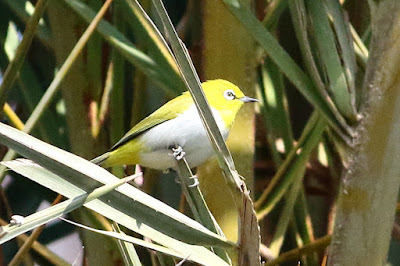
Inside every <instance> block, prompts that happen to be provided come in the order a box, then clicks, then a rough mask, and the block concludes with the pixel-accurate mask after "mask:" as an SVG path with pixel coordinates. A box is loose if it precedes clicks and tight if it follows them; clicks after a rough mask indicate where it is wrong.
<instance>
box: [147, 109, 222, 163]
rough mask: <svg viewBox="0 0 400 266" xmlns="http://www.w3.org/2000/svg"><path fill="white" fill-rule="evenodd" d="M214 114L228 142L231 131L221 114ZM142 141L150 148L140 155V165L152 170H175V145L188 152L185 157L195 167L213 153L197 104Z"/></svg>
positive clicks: (215, 112) (158, 126) (151, 132)
mask: <svg viewBox="0 0 400 266" xmlns="http://www.w3.org/2000/svg"><path fill="white" fill-rule="evenodd" d="M212 111H213V116H214V118H215V120H216V122H217V125H218V128H219V129H220V132H221V134H222V136H223V138H224V139H226V138H227V137H228V134H229V129H228V128H227V127H226V126H225V123H224V121H223V119H222V117H221V115H220V114H219V112H218V111H216V110H213V109H212ZM140 138H141V141H143V142H144V143H145V145H146V147H148V148H149V149H147V151H145V152H143V153H141V154H140V158H141V159H140V161H141V162H140V164H141V165H143V166H147V167H150V168H155V169H160V170H165V169H168V168H174V167H175V161H174V158H173V157H172V155H171V153H172V152H171V148H172V147H176V146H180V147H182V148H183V150H184V152H185V153H186V156H185V158H186V160H187V161H188V163H189V165H190V167H192V168H193V167H196V166H197V165H199V164H201V163H203V162H204V161H206V160H207V159H208V158H209V157H210V156H212V155H213V153H214V152H213V149H212V146H211V144H210V141H209V139H208V136H207V133H206V131H205V129H204V127H203V124H202V122H201V119H200V116H199V114H198V112H197V109H196V107H195V106H194V105H193V106H192V107H191V108H189V109H188V110H187V111H186V112H184V113H182V114H181V115H179V116H177V117H176V118H174V119H171V120H168V121H166V122H163V123H161V124H159V125H157V126H155V127H153V128H151V129H150V130H148V131H147V132H146V133H144V134H142V136H141V137H140Z"/></svg>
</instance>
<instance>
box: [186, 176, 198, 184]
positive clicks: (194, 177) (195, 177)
mask: <svg viewBox="0 0 400 266" xmlns="http://www.w3.org/2000/svg"><path fill="white" fill-rule="evenodd" d="M189 178H190V179H193V184H191V185H189V186H188V187H197V186H198V185H199V179H198V178H197V175H193V176H191V177H189Z"/></svg>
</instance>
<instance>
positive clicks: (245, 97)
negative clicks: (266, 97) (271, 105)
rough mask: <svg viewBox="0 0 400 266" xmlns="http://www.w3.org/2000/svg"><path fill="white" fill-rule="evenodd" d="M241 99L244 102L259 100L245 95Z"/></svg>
mask: <svg viewBox="0 0 400 266" xmlns="http://www.w3.org/2000/svg"><path fill="white" fill-rule="evenodd" d="M239 100H241V101H242V102H245V103H251V102H258V101H259V100H257V99H254V98H250V97H247V96H243V97H241V98H239Z"/></svg>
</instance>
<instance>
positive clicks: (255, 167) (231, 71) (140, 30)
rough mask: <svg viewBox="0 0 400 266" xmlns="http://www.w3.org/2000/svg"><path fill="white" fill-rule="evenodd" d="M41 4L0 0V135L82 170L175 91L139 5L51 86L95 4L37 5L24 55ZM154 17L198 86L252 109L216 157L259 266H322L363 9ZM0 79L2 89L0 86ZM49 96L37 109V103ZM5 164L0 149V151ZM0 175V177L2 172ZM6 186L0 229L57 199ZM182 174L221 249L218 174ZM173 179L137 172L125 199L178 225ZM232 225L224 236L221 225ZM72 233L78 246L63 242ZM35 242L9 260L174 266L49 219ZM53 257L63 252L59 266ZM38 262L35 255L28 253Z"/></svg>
mask: <svg viewBox="0 0 400 266" xmlns="http://www.w3.org/2000/svg"><path fill="white" fill-rule="evenodd" d="M41 2H46V1H33V0H32V1H30V0H0V71H1V72H0V73H1V76H0V78H1V80H0V81H2V82H3V83H2V84H1V87H0V103H2V104H3V102H2V100H3V101H4V102H5V103H6V104H5V107H4V111H3V113H2V117H1V119H2V120H1V122H4V123H7V124H11V125H13V126H15V127H17V128H18V127H20V128H19V129H22V125H21V123H18V119H20V120H22V122H23V123H26V125H27V126H29V127H30V128H29V129H27V127H26V128H25V131H26V132H30V134H31V135H32V136H35V137H37V138H38V139H41V140H44V141H45V142H47V143H50V144H52V145H54V146H57V147H60V148H62V149H65V150H67V151H70V152H71V153H73V154H77V155H79V156H81V157H83V158H85V159H92V158H94V157H95V156H97V155H99V154H101V153H103V152H105V151H107V149H108V148H109V147H111V146H112V145H113V144H114V143H115V142H116V141H117V140H118V139H119V138H120V137H122V135H123V134H124V133H125V132H127V131H128V130H129V129H130V128H131V127H132V126H133V125H134V124H135V123H137V122H138V121H140V120H141V119H143V118H144V117H146V116H147V115H148V114H150V113H151V112H152V111H154V110H156V109H157V108H158V107H159V106H161V105H162V104H163V103H165V102H166V101H167V100H169V99H171V98H173V97H175V96H177V95H179V94H180V93H181V92H182V91H184V90H186V87H185V85H184V82H183V81H182V78H181V74H180V72H179V68H178V66H177V65H176V63H175V61H174V58H173V57H172V56H171V54H170V52H169V51H170V50H169V49H167V47H166V46H165V42H164V41H163V39H162V38H161V37H160V36H159V35H158V30H159V31H160V32H161V33H162V34H164V28H163V27H162V24H161V20H160V18H159V16H158V15H157V12H156V10H155V7H154V4H153V2H152V1H150V0H141V1H139V3H140V5H141V8H143V10H144V11H145V12H146V13H147V14H148V15H149V18H150V19H149V18H147V17H146V16H144V13H143V10H142V9H141V8H140V7H139V5H138V4H137V2H136V1H134V0H114V1H113V3H112V5H111V8H109V9H108V10H107V12H106V13H105V15H104V18H103V19H102V21H101V22H100V23H99V25H98V26H97V28H96V29H95V31H94V33H93V34H92V35H91V36H90V39H89V41H88V43H87V44H86V45H85V44H83V46H81V47H80V48H79V47H78V48H79V49H80V50H79V51H78V54H77V56H76V57H75V58H74V59H73V60H72V62H71V65H70V68H69V69H68V70H65V71H66V72H65V73H64V72H63V73H64V74H65V77H64V76H62V75H61V74H60V73H61V72H62V71H64V68H63V67H64V66H63V64H64V63H65V62H66V59H67V58H68V57H69V56H70V54H71V51H72V50H73V49H74V47H75V46H78V45H77V43H78V40H79V39H80V38H81V36H82V34H83V33H84V32H85V30H86V28H87V26H88V25H89V24H90V23H91V22H92V21H93V19H94V17H95V16H96V14H97V12H98V11H99V9H100V7H101V6H102V5H103V4H104V2H105V1H101V0H85V1H84V0H49V1H47V2H48V3H47V4H46V3H45V4H44V5H45V10H44V14H43V16H40V17H41V19H40V20H38V23H36V24H37V29H36V30H34V29H33V32H31V34H34V35H33V40H32V42H31V43H30V42H29V41H27V42H28V47H29V49H26V50H25V52H26V55H24V54H23V53H22V52H24V51H23V50H24V49H22V48H21V43H22V42H21V40H22V37H24V39H25V37H26V36H28V35H29V32H30V31H29V28H32V26H34V24H35V22H34V21H32V19H31V20H30V18H32V13H33V10H34V6H35V5H38V4H40V3H41ZM164 4H165V7H166V9H167V12H168V14H169V16H170V18H171V20H172V23H173V24H174V26H175V28H176V29H177V32H178V35H179V36H180V38H181V39H182V41H183V42H184V43H185V44H186V46H187V48H188V50H189V53H190V56H191V58H192V60H193V63H194V65H195V67H196V70H197V72H198V75H199V76H200V78H201V79H202V81H204V80H207V79H214V78H224V79H228V80H230V81H232V82H234V83H235V84H237V85H239V86H240V87H241V88H243V91H245V92H246V94H248V95H249V96H254V97H257V98H258V99H259V100H260V102H259V105H258V106H257V107H255V108H252V107H250V108H249V109H246V110H244V111H243V113H241V114H239V118H238V121H237V124H236V125H235V128H234V129H233V132H232V136H231V137H230V139H228V148H229V149H230V150H231V152H232V155H233V158H234V160H235V163H236V165H237V169H238V171H239V174H242V175H243V176H244V178H245V179H246V184H247V186H248V187H249V189H250V190H251V196H252V197H253V200H254V208H255V211H256V213H257V217H258V219H259V225H260V228H261V243H262V247H261V256H262V260H266V261H268V265H275V263H281V264H282V265H295V261H301V264H302V265H318V264H321V263H325V260H326V256H325V255H326V253H325V250H326V247H327V246H328V245H329V242H330V239H331V238H330V235H331V234H332V230H333V225H334V219H335V214H336V202H337V198H338V194H339V190H340V183H341V175H342V172H343V171H345V170H346V169H347V167H348V166H349V154H350V153H351V152H352V149H353V146H352V143H353V142H352V141H353V138H354V136H356V135H357V133H356V128H357V125H358V124H359V122H360V119H361V118H362V117H360V115H359V114H360V112H361V110H362V107H363V104H364V103H365V102H366V101H367V100H368V99H366V97H367V93H366V91H365V87H366V86H363V81H364V77H365V73H366V67H367V65H366V64H367V61H368V57H369V51H368V49H369V46H370V42H371V18H370V13H369V12H370V11H369V6H368V4H367V3H366V1H360V0H346V1H339V0H332V1H331V0H323V1H306V0H292V1H288V0H266V1H265V0H252V1H250V0H248V1H239V0H218V1H217V0H209V1H204V3H203V1H194V0H186V1H182V0H180V1H178V0H165V1H164ZM153 22H154V24H152V23H153ZM157 29H158V30H157ZM168 42H169V41H167V43H168ZM29 45H30V46H29ZM28 47H27V48H28ZM19 49H20V50H21V51H19ZM79 52H80V54H79ZM18 58H20V60H21V61H18V60H16V59H18ZM13 60H14V61H13ZM15 61H16V62H15ZM10 62H13V64H14V65H15V66H14V68H15V69H17V73H15V75H14V76H12V72H11V74H8V73H7V71H8V72H10V71H12V70H10V69H11V67H10V66H12V64H10ZM7 75H11V76H10V77H14V78H15V79H14V80H8V79H7V78H8V77H7ZM4 80H6V81H7V84H5V83H4ZM10 84H11V85H10ZM50 90H52V92H51V93H52V94H51V96H49V97H45V96H44V95H46V94H45V93H48V92H49V91H50ZM42 101H43V105H42V103H40V102H42ZM38 103H40V104H38ZM38 106H42V109H41V111H38V110H37V109H36V108H38ZM34 110H36V111H34ZM35 112H36V113H35ZM15 114H16V116H15ZM32 121H35V122H32ZM18 125H19V126H18ZM31 130H32V131H31ZM6 152H7V149H6V148H5V146H1V147H0V153H1V154H2V155H5V154H6ZM7 154H8V155H6V156H5V158H8V159H12V156H13V154H11V153H10V152H8V153H7ZM1 169H2V170H1ZM0 170H1V171H2V172H1V173H2V176H3V177H4V176H5V173H4V171H5V168H0ZM133 172H134V169H133V167H131V166H127V167H124V168H122V167H120V168H114V169H112V173H113V174H115V175H116V176H120V177H121V176H124V175H129V174H132V173H133ZM6 174H7V175H6V176H5V178H4V180H3V177H2V178H1V179H0V180H2V183H1V185H2V186H1V188H2V190H1V194H0V217H1V218H2V220H4V221H9V220H10V218H11V215H13V214H19V215H23V216H27V215H29V214H32V213H35V212H37V211H38V210H39V209H43V208H45V207H47V206H48V205H49V204H50V203H51V202H53V201H54V199H55V198H56V197H57V194H56V193H54V192H52V191H50V190H49V189H47V188H45V187H43V186H41V185H39V184H37V183H35V182H32V181H31V180H29V179H27V178H24V177H23V176H21V175H18V174H16V173H14V172H11V171H9V172H6ZM198 174H199V178H200V182H201V185H200V188H201V190H202V193H203V194H204V196H205V199H206V201H207V203H208V205H209V206H210V209H211V211H212V212H213V215H214V216H215V217H216V220H217V221H218V222H219V223H220V226H221V227H222V229H223V230H224V231H225V235H227V236H228V238H229V239H231V240H233V241H236V240H237V228H236V226H237V215H238V214H237V213H236V210H232V208H231V207H233V209H234V206H233V205H234V204H233V202H232V201H233V200H232V195H231V194H230V192H229V190H228V189H227V188H226V187H225V184H224V179H223V176H222V174H221V169H219V167H218V166H216V164H215V162H208V163H206V165H204V166H201V167H199V169H198ZM219 176H221V178H219ZM213 177H215V179H213ZM174 178H176V174H175V173H174V172H170V173H168V174H166V173H158V172H155V171H153V170H150V169H145V170H144V178H143V179H141V178H138V179H136V180H135V186H137V187H138V188H140V189H141V190H142V191H144V192H146V193H148V194H150V195H152V196H153V197H155V198H157V199H159V200H161V201H163V202H165V203H167V204H169V205H170V206H171V207H173V208H175V209H177V210H179V211H181V212H182V213H184V214H187V215H188V216H192V214H191V212H190V211H189V207H188V206H187V203H185V201H184V197H183V196H182V191H181V188H180V185H179V184H177V183H176V182H175V181H174ZM205 178H206V179H207V180H202V179H205ZM221 198H222V199H221ZM230 203H231V204H230ZM69 217H71V218H73V219H75V220H79V221H81V222H84V223H85V224H89V225H91V226H92V227H95V228H100V229H106V230H111V229H110V228H111V225H110V223H109V222H108V220H106V219H105V218H104V217H103V216H100V215H98V214H95V213H92V212H89V211H87V210H86V209H84V208H82V209H80V210H79V211H76V212H73V213H71V215H70V216H69ZM397 220H398V219H397ZM397 222H398V221H396V224H395V226H394V229H393V235H392V239H391V245H390V252H389V253H388V254H389V255H388V262H390V263H391V264H393V265H398V264H400V259H399V256H398V254H399V249H400V246H399V239H400V237H399V229H398V225H397ZM232 223H233V224H234V226H233V227H235V228H233V229H232V226H231V225H227V226H226V227H225V224H232ZM2 225H4V224H2ZM114 226H115V225H114ZM118 230H119V229H118ZM121 230H122V231H123V232H125V233H126V234H130V235H134V236H135V237H138V238H141V236H140V235H139V234H137V233H133V232H132V231H130V230H128V229H126V228H122V227H121ZM231 230H233V231H231ZM76 232H79V236H80V241H81V242H79V241H77V240H76V239H75V240H74V241H70V240H68V236H71V234H76ZM23 236H24V235H21V237H20V238H16V239H14V240H12V241H9V242H7V243H5V244H3V245H2V246H1V247H0V258H1V262H0V264H1V263H2V264H8V263H9V262H10V261H11V260H12V259H13V257H14V256H15V254H16V253H17V251H18V249H19V248H20V247H21V245H22V242H23V241H24V240H21V239H22V238H23ZM25 239H26V238H25ZM35 243H36V245H35V244H34V245H33V246H32V250H31V252H29V253H28V254H29V256H28V255H27V256H25V257H24V258H23V259H24V263H25V264H27V265H28V264H32V260H33V261H35V262H37V263H40V264H44V265H49V264H52V263H53V264H54V263H56V264H62V263H66V262H65V261H63V259H64V260H66V261H67V262H68V263H73V262H74V261H75V262H76V263H77V264H78V265H81V264H85V260H86V259H87V261H88V263H89V265H108V264H118V263H122V262H123V261H125V263H126V262H127V257H130V258H134V259H132V260H134V261H136V264H137V263H138V261H141V263H142V264H143V265H164V264H165V265H172V263H174V262H175V263H177V262H178V260H177V259H176V258H175V259H174V260H172V259H170V257H168V256H167V255H164V254H162V255H161V254H160V253H158V252H148V250H146V249H145V248H142V247H138V246H135V249H136V251H135V249H133V251H132V249H131V250H130V251H131V253H129V251H126V252H127V253H129V256H127V255H126V253H124V252H125V251H124V250H125V249H127V250H129V249H130V248H129V247H127V246H128V245H124V244H121V242H118V243H117V242H116V241H114V240H110V238H108V237H105V236H95V237H93V233H92V232H87V231H84V230H81V229H77V228H76V227H72V226H71V225H70V224H67V223H64V222H60V221H57V220H56V221H55V222H54V223H51V224H49V225H47V226H46V227H44V229H43V231H42V233H41V234H40V236H39V238H38V239H37V242H35ZM39 243H40V244H43V245H48V246H49V247H52V246H51V244H54V243H58V245H61V248H58V250H56V251H48V250H47V248H46V247H44V246H40V247H38V246H39ZM60 243H61V244H60ZM82 245H83V246H84V247H85V249H84V251H82V249H81V246H82ZM360 245H362V243H360ZM72 247H73V248H72ZM52 248H53V247H52ZM67 249H70V250H71V252H72V253H69V254H64V253H63V251H65V250H67ZM45 251H47V252H48V254H50V255H47V256H45V255H43V254H44V252H45ZM53 252H54V253H53ZM121 253H122V254H124V256H121ZM216 253H218V252H216ZM167 254H168V253H167ZM59 257H62V258H63V259H59ZM57 259H58V260H57ZM274 259H276V261H274ZM128 261H129V259H128ZM285 263H286V264H285ZM233 264H234V265H235V262H233Z"/></svg>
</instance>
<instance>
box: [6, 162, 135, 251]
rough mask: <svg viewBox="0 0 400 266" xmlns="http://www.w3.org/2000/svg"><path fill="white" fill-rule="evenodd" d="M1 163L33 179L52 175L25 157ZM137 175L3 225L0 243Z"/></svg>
mask: <svg viewBox="0 0 400 266" xmlns="http://www.w3.org/2000/svg"><path fill="white" fill-rule="evenodd" d="M2 164H4V165H5V166H7V167H8V168H10V169H12V170H13V171H15V172H17V173H19V174H21V175H24V176H30V177H31V178H32V179H33V180H36V179H38V178H48V179H50V178H52V177H53V176H54V174H53V173H51V172H49V171H48V170H46V169H45V168H43V167H41V166H39V165H38V164H36V163H34V162H32V161H31V160H27V159H17V160H14V161H8V162H2ZM137 176H139V175H136V176H129V177H126V178H124V179H120V180H118V181H116V182H115V183H111V184H107V185H103V186H101V187H100V188H97V189H94V190H93V191H92V192H91V193H85V192H84V191H82V194H81V195H79V196H77V197H74V198H71V199H69V200H66V201H63V202H61V203H59V204H56V205H54V206H52V207H49V208H47V209H44V210H42V211H39V212H36V213H34V214H32V215H29V216H27V217H25V218H24V221H23V223H22V224H21V225H18V226H15V225H12V224H9V225H7V226H3V227H2V229H3V231H2V233H1V238H0V244H3V243H5V242H7V241H8V240H10V239H13V238H14V237H16V236H18V235H20V234H23V233H25V232H27V231H30V230H32V229H34V228H36V227H38V226H40V225H43V224H45V223H48V222H50V221H52V220H54V219H56V218H59V217H61V216H62V215H64V214H67V213H69V212H71V211H73V210H75V209H77V208H79V207H81V206H83V205H84V204H85V203H88V202H89V201H92V200H94V199H96V198H98V197H100V196H102V195H104V194H106V193H109V192H110V191H112V190H114V189H115V188H116V187H118V186H121V185H122V184H124V183H126V182H129V181H130V180H132V179H133V178H134V177H137Z"/></svg>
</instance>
